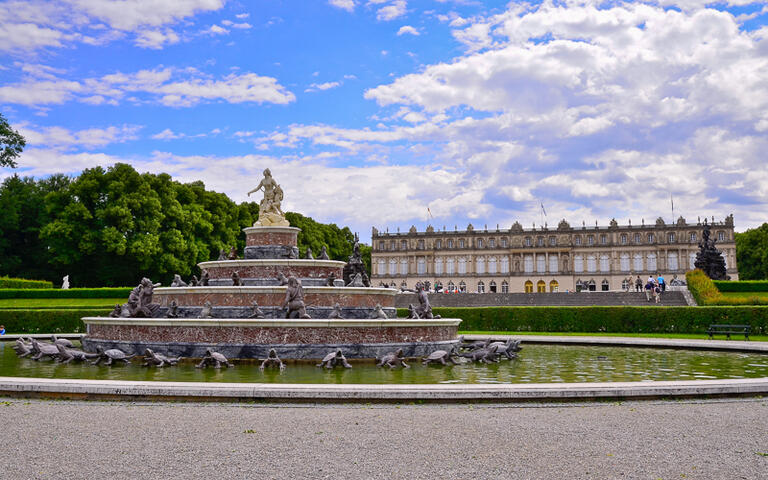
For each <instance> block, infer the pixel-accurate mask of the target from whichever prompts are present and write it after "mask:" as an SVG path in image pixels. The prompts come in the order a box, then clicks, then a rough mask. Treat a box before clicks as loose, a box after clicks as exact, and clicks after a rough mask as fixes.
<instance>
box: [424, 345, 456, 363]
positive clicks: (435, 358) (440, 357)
mask: <svg viewBox="0 0 768 480" xmlns="http://www.w3.org/2000/svg"><path fill="white" fill-rule="evenodd" d="M458 354H459V353H458V352H457V347H455V346H454V347H453V348H452V349H451V350H450V351H447V350H435V351H434V352H432V353H430V354H429V355H428V356H427V357H425V358H424V360H422V362H421V363H422V364H423V365H429V364H430V363H432V362H436V363H437V362H439V363H441V364H443V365H447V363H446V360H447V361H448V362H451V363H452V364H454V365H459V362H457V361H456V360H454V359H453V357H454V355H456V356H458Z"/></svg>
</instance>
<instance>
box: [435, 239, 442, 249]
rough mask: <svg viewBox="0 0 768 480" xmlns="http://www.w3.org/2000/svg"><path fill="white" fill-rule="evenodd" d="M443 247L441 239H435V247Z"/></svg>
mask: <svg viewBox="0 0 768 480" xmlns="http://www.w3.org/2000/svg"><path fill="white" fill-rule="evenodd" d="M442 247H443V241H442V240H440V239H438V240H435V248H442Z"/></svg>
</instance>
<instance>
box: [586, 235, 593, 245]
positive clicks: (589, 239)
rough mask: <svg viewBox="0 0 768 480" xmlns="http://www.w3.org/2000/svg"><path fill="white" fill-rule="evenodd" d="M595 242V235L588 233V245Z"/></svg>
mask: <svg viewBox="0 0 768 480" xmlns="http://www.w3.org/2000/svg"><path fill="white" fill-rule="evenodd" d="M594 244H595V237H594V235H587V245H594Z"/></svg>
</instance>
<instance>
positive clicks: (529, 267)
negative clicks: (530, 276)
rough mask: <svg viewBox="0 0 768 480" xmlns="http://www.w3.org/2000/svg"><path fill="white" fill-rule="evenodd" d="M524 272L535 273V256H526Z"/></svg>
mask: <svg viewBox="0 0 768 480" xmlns="http://www.w3.org/2000/svg"><path fill="white" fill-rule="evenodd" d="M523 270H524V271H525V273H533V255H526V256H525V257H524V258H523Z"/></svg>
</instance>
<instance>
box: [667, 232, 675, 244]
mask: <svg viewBox="0 0 768 480" xmlns="http://www.w3.org/2000/svg"><path fill="white" fill-rule="evenodd" d="M675 240H676V236H675V232H669V233H668V234H667V242H669V243H675Z"/></svg>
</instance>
